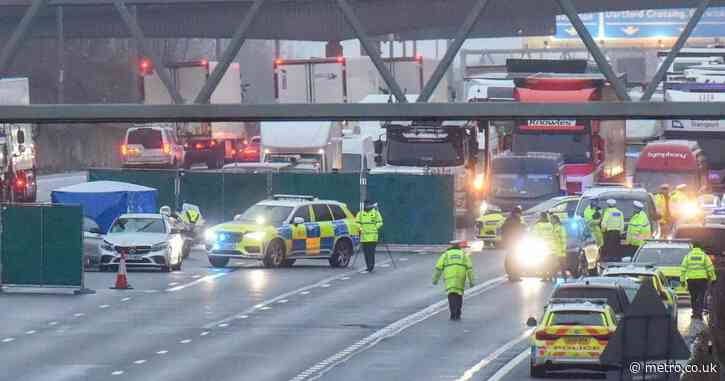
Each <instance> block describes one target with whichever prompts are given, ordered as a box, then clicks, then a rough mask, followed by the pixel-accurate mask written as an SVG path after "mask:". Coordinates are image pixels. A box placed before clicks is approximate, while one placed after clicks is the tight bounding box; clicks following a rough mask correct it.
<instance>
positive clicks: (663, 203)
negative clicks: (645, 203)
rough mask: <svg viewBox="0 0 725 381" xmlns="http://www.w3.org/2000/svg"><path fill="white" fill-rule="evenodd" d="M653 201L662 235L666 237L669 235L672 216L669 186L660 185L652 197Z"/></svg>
mask: <svg viewBox="0 0 725 381" xmlns="http://www.w3.org/2000/svg"><path fill="white" fill-rule="evenodd" d="M654 199H655V206H656V207H657V213H659V221H660V227H662V233H663V234H664V235H667V234H668V233H669V224H670V222H671V221H672V215H671V214H670V185H669V184H662V185H660V191H659V192H658V193H657V194H655V195H654Z"/></svg>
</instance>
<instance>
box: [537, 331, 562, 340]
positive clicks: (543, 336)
mask: <svg viewBox="0 0 725 381" xmlns="http://www.w3.org/2000/svg"><path fill="white" fill-rule="evenodd" d="M534 337H536V340H556V339H558V338H559V335H555V334H551V333H547V332H546V331H537V332H536V334H535V335H534Z"/></svg>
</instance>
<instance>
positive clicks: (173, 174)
mask: <svg viewBox="0 0 725 381" xmlns="http://www.w3.org/2000/svg"><path fill="white" fill-rule="evenodd" d="M102 180H107V181H119V182H122V183H131V184H136V185H143V186H147V187H149V188H155V189H157V190H158V191H159V193H158V195H157V196H156V201H157V203H158V205H159V206H161V205H169V206H170V207H172V208H176V206H177V205H176V203H177V193H176V189H177V185H176V184H177V183H178V181H179V171H175V170H145V169H134V170H124V169H91V170H89V171H88V181H102Z"/></svg>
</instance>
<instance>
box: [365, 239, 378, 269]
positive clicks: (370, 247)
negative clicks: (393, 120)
mask: <svg viewBox="0 0 725 381" xmlns="http://www.w3.org/2000/svg"><path fill="white" fill-rule="evenodd" d="M377 246H378V243H377V242H363V243H362V250H363V253H365V265H366V266H367V268H368V271H373V269H374V268H375V248H376V247H377Z"/></svg>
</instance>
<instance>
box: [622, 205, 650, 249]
mask: <svg viewBox="0 0 725 381" xmlns="http://www.w3.org/2000/svg"><path fill="white" fill-rule="evenodd" d="M632 204H633V205H634V214H633V215H632V218H630V219H629V225H627V239H626V242H627V245H629V246H633V247H634V249H637V248H639V247H640V246H642V245H643V244H644V241H645V240H647V239H650V238H652V227H651V226H650V223H649V218H648V217H647V213H646V212H645V211H644V204H643V203H642V202H640V201H634V202H633V203H632Z"/></svg>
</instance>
